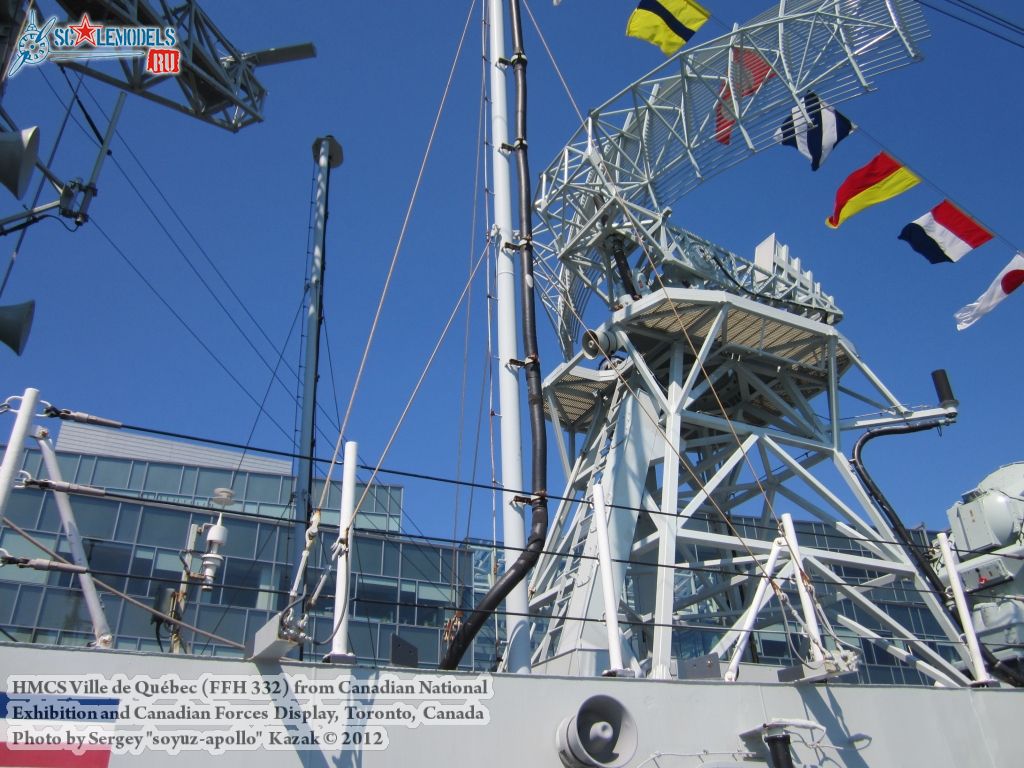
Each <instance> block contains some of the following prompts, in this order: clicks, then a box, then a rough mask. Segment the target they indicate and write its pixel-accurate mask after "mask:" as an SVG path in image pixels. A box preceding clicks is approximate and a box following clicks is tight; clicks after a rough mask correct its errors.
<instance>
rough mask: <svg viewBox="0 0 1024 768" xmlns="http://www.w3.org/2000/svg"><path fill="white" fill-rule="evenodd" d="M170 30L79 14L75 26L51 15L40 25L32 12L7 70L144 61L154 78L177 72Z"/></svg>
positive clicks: (178, 53)
mask: <svg viewBox="0 0 1024 768" xmlns="http://www.w3.org/2000/svg"><path fill="white" fill-rule="evenodd" d="M177 42H178V35H177V30H176V29H175V28H174V27H117V26H104V25H102V24H93V23H92V21H90V19H89V14H87V13H84V14H82V18H81V20H80V21H79V22H78V23H77V24H61V25H58V24H57V17H56V16H51V17H50V18H49V19H47V21H46V23H45V24H43V25H42V26H40V22H39V16H38V15H36V12H35V10H32V11H31V12H30V13H29V16H28V18H27V22H26V24H25V28H24V29H23V30H22V33H21V36H20V37H19V38H18V48H17V51H16V53H15V54H14V56H13V57H12V60H11V66H10V67H9V68H8V70H7V76H8V77H12V76H13V75H15V74H16V73H17V72H18V71H19V70H20V69H21V68H22V67H23V66H25V65H26V64H32V65H35V64H42V63H43V62H44V61H54V62H62V61H79V60H88V59H135V58H142V57H143V56H145V58H146V71H147V72H149V73H151V74H154V75H177V74H178V73H179V72H181V51H179V50H178V49H177V48H175V47H174V46H175V44H176V43H177Z"/></svg>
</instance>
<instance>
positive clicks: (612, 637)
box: [593, 483, 622, 672]
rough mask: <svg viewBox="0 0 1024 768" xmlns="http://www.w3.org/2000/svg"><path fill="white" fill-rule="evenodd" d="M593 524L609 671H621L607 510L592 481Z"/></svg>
mask: <svg viewBox="0 0 1024 768" xmlns="http://www.w3.org/2000/svg"><path fill="white" fill-rule="evenodd" d="M593 493H594V525H595V527H596V528H597V556H598V560H599V564H600V566H601V591H602V592H603V593H604V623H605V626H606V627H607V629H608V666H609V672H621V671H622V638H621V637H620V636H619V594H618V592H616V591H615V586H614V583H613V580H612V555H611V546H610V545H609V543H608V517H607V515H608V511H607V510H606V509H605V505H604V489H603V488H602V487H601V484H600V483H594V490H593Z"/></svg>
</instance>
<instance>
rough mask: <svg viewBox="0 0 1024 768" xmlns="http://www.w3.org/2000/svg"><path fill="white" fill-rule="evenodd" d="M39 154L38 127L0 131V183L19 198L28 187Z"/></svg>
mask: <svg viewBox="0 0 1024 768" xmlns="http://www.w3.org/2000/svg"><path fill="white" fill-rule="evenodd" d="M38 155H39V127H38V126H33V127H32V128H26V129H25V130H24V131H15V132H14V133H0V183H2V184H3V185H4V186H5V187H7V188H8V189H9V190H11V192H12V193H13V194H14V196H15V197H16V198H18V199H19V200H20V199H21V198H22V197H24V195H25V191H26V190H27V189H28V182H29V179H31V178H32V171H33V169H34V168H35V167H36V157H37V156H38Z"/></svg>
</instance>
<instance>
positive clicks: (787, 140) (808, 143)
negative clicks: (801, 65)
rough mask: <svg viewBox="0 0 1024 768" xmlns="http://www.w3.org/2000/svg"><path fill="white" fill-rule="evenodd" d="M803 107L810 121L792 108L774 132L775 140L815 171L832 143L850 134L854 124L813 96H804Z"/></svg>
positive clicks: (834, 143) (799, 110)
mask: <svg viewBox="0 0 1024 768" xmlns="http://www.w3.org/2000/svg"><path fill="white" fill-rule="evenodd" d="M804 108H805V109H806V110H807V115H808V116H809V117H810V119H811V122H810V123H808V122H807V118H806V117H804V113H803V111H802V110H801V109H800V107H793V111H792V113H791V114H790V116H789V117H787V118H786V120H785V122H783V123H782V125H781V126H780V127H779V129H778V130H777V131H775V138H776V140H777V141H779V142H781V143H783V144H786V145H788V146H790V147H795V148H796V149H797V151H799V152H800V154H801V155H803V156H804V157H806V158H807V159H808V160H810V161H811V170H812V171H816V170H818V168H820V167H821V164H822V163H824V162H825V159H826V158H827V157H828V156H829V154H830V153H831V152H832V150H833V149H835V146H836V144H838V143H839V142H840V141H842V140H843V139H845V138H846V137H847V136H849V135H850V134H851V133H852V132H853V129H854V125H853V123H851V122H850V121H849V120H847V119H846V118H845V117H844V116H843V115H841V114H840V113H838V112H836V111H835V110H834V109H832V107H830V106H829V105H828V104H826V103H825V102H823V101H821V100H820V99H818V97H817V96H816V95H815V94H813V93H808V94H807V95H806V96H804Z"/></svg>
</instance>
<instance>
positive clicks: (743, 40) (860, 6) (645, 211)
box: [534, 0, 928, 359]
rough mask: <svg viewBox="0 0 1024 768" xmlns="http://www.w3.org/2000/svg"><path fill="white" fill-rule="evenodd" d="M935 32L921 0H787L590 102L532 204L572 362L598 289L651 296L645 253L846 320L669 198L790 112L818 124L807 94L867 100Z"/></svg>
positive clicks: (726, 285)
mask: <svg viewBox="0 0 1024 768" xmlns="http://www.w3.org/2000/svg"><path fill="white" fill-rule="evenodd" d="M927 36H928V29H927V27H926V25H925V21H924V17H923V15H922V13H921V10H920V7H919V6H918V4H917V3H916V2H911V0H862V2H858V3H849V2H843V0H791V1H787V0H783V2H781V3H780V4H779V5H778V6H777V7H776V8H774V9H772V10H769V11H767V12H765V13H763V14H761V15H760V16H758V17H756V18H754V19H753V20H751V21H750V22H748V23H747V24H744V25H743V26H736V27H734V28H733V30H732V31H731V32H729V33H728V34H725V35H723V36H721V37H719V38H717V39H715V40H711V41H709V42H707V43H705V44H703V45H700V46H697V47H695V48H691V49H689V50H686V51H685V52H682V53H679V54H677V55H676V56H674V57H672V58H671V59H669V60H668V61H666V62H665V63H664V64H663V65H661V66H660V67H658V68H657V69H655V70H654V71H652V72H651V73H650V74H648V75H647V76H645V77H644V78H641V79H640V80H638V81H637V82H635V83H633V84H632V85H630V86H629V87H627V88H625V89H624V90H622V91H621V92H620V93H618V94H617V95H616V96H614V97H613V98H612V99H610V100H609V101H608V102H607V103H605V104H604V105H603V106H601V107H598V108H597V109H595V110H593V111H592V112H591V113H590V116H589V117H588V119H587V121H586V123H585V124H584V125H583V126H581V127H580V129H579V130H578V131H577V132H576V134H575V135H574V136H573V138H572V139H571V140H570V141H569V143H568V144H567V145H566V146H565V147H564V149H563V150H562V151H561V152H560V153H559V155H558V157H556V158H555V159H554V160H553V161H552V162H551V164H550V165H549V166H548V167H547V169H546V170H545V171H544V172H543V173H542V174H541V176H540V179H539V183H538V185H537V196H536V199H535V202H534V208H535V210H536V213H537V216H538V220H539V226H538V227H537V230H536V236H535V240H534V243H535V247H536V249H537V257H538V274H537V278H538V280H537V283H538V288H539V295H540V297H541V300H542V303H543V306H544V308H545V311H546V312H547V313H548V315H549V317H550V319H551V320H552V322H553V324H554V326H555V329H556V332H557V334H558V338H559V343H560V345H561V348H562V353H563V355H564V356H565V358H566V359H569V358H570V357H571V356H572V355H573V354H574V353H575V351H576V347H577V344H578V342H579V340H580V333H581V329H582V317H583V315H584V311H585V309H586V306H587V303H588V301H589V298H590V296H591V295H592V294H597V295H598V296H599V297H600V298H601V299H602V300H603V301H604V302H605V303H606V305H607V306H608V308H609V309H614V308H615V307H616V306H619V305H621V304H622V303H624V302H626V303H628V301H629V300H630V299H635V298H636V297H638V296H639V295H641V294H643V293H644V292H645V291H644V275H642V274H640V273H641V272H642V269H637V268H635V267H630V263H629V260H630V256H631V255H632V254H634V253H636V252H637V251H638V249H640V250H641V251H642V254H641V255H640V257H639V259H634V262H635V263H636V264H638V265H639V266H640V267H645V266H646V267H648V268H650V267H653V268H654V269H658V270H660V269H661V267H662V266H663V264H666V263H669V262H672V263H674V264H676V266H678V263H679V262H682V264H683V268H682V269H675V270H669V272H668V273H666V274H665V275H662V281H663V282H665V283H666V284H667V285H672V284H674V285H682V286H692V287H698V286H699V287H707V288H712V289H722V290H727V291H730V292H733V293H740V294H742V295H747V296H752V297H753V298H756V299H760V300H763V301H766V302H767V303H769V304H774V305H776V306H782V307H785V308H787V309H789V310H790V311H796V312H797V313H798V314H802V315H805V316H808V317H818V318H821V317H822V316H824V318H825V319H826V320H828V321H831V322H835V321H836V320H838V319H839V318H840V317H841V312H839V310H838V308H836V307H835V305H834V304H833V303H832V301H831V297H828V296H825V295H823V294H821V292H820V288H818V287H817V286H816V285H814V284H813V283H811V284H810V288H807V287H806V285H805V286H801V285H798V284H795V283H805V284H806V283H809V282H810V281H807V280H806V279H797V280H796V281H795V283H794V282H793V281H787V280H785V279H776V280H771V281H768V283H767V284H766V279H767V278H768V277H770V276H771V275H770V274H768V275H761V277H760V279H759V280H758V279H756V277H757V276H756V273H755V270H754V268H753V265H751V264H750V262H747V261H745V260H744V259H742V258H740V257H738V256H735V255H733V254H730V253H729V252H728V251H727V250H726V249H724V248H721V247H720V246H716V245H713V244H710V243H707V242H706V241H701V240H700V239H699V238H696V236H693V235H690V234H689V233H685V232H683V231H682V230H679V229H678V228H674V227H671V226H669V224H668V218H669V215H670V214H671V209H670V207H669V206H670V205H671V204H673V203H674V202H676V201H677V200H678V199H680V198H681V197H682V196H683V195H685V194H686V193H687V192H689V191H691V190H692V189H694V188H695V187H696V186H697V185H699V184H700V183H701V182H703V181H705V180H706V179H708V178H710V177H711V176H713V175H715V174H718V173H720V172H722V171H724V170H726V169H728V168H730V167H731V166H733V165H736V164H737V163H739V162H741V161H742V160H745V159H746V158H748V157H750V156H751V155H753V154H754V153H756V152H759V151H761V150H763V149H767V148H769V147H771V146H774V145H775V144H777V143H779V137H777V136H776V129H777V128H778V127H779V126H780V125H781V124H782V122H783V120H784V119H785V118H786V117H787V116H789V115H791V114H792V112H793V110H794V109H798V110H800V111H801V112H802V113H803V116H804V119H805V120H809V116H808V114H807V112H806V108H805V107H804V105H803V96H804V95H805V94H806V93H808V92H810V91H813V92H814V93H815V94H817V95H818V97H819V98H821V99H822V100H824V101H825V102H826V103H828V104H831V105H837V104H840V103H842V102H844V101H848V100H850V99H852V98H854V97H856V96H859V95H860V94H863V93H865V92H867V91H869V90H871V88H872V78H873V77H875V76H876V75H878V74H881V73H883V72H887V71H889V70H893V69H896V68H898V67H901V66H905V65H906V64H909V63H912V62H914V61H917V60H919V59H920V58H921V55H920V53H919V52H918V49H917V43H918V41H920V40H922V39H924V38H925V37H927ZM695 244H696V245H697V246H699V247H695ZM790 271H792V270H790ZM647 277H650V275H647ZM740 286H742V287H743V288H742V289H741V288H740Z"/></svg>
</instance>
